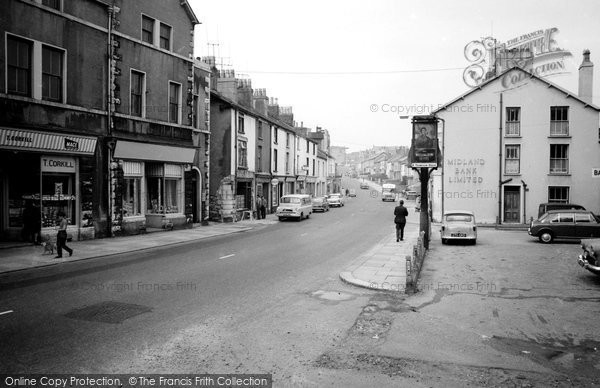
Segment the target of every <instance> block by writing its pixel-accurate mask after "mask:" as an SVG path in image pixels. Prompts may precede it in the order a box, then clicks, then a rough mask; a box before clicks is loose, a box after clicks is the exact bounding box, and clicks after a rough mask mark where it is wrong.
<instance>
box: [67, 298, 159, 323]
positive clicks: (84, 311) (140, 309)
mask: <svg viewBox="0 0 600 388" xmlns="http://www.w3.org/2000/svg"><path fill="white" fill-rule="evenodd" d="M150 311H152V309H151V308H150V307H146V306H140V305H137V304H130V303H120V302H100V303H97V304H94V305H91V306H87V307H83V308H80V309H76V310H72V311H70V312H68V313H67V314H65V316H66V317H67V318H72V319H80V320H83V321H92V322H104V323H122V322H123V321H124V320H126V319H129V318H133V317H135V316H136V315H140V314H144V313H148V312H150Z"/></svg>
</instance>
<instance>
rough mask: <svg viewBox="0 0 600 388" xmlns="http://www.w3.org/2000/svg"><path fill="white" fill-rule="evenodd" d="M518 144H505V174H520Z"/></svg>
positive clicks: (519, 147) (519, 150)
mask: <svg viewBox="0 0 600 388" xmlns="http://www.w3.org/2000/svg"><path fill="white" fill-rule="evenodd" d="M520 157H521V146H520V145H512V144H511V145H507V146H506V152H505V159H504V173H505V174H520V172H521V171H520Z"/></svg>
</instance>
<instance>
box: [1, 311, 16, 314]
mask: <svg viewBox="0 0 600 388" xmlns="http://www.w3.org/2000/svg"><path fill="white" fill-rule="evenodd" d="M13 312H14V311H13V310H7V311H3V312H1V313H0V315H4V314H10V313H13Z"/></svg>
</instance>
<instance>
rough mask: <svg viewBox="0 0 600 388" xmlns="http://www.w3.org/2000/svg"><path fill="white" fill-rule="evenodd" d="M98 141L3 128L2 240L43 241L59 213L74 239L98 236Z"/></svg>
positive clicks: (51, 232) (0, 144)
mask: <svg viewBox="0 0 600 388" xmlns="http://www.w3.org/2000/svg"><path fill="white" fill-rule="evenodd" d="M96 143H97V139H96V138H95V137H84V136H71V135H66V134H57V133H46V132H38V131H29V130H20V129H8V128H0V239H2V240H4V241H19V240H21V241H28V242H40V241H43V240H47V239H50V238H53V237H54V236H55V234H56V230H55V229H56V225H57V222H58V215H59V214H61V213H64V214H65V216H66V219H67V221H68V223H69V226H68V230H67V233H68V235H69V238H71V239H73V240H80V239H90V238H94V237H95V228H94V226H95V222H94V221H95V220H94V219H95V214H97V211H96V212H95V211H94V210H95V209H97V208H98V206H99V204H98V200H97V197H95V196H94V188H95V187H94V177H95V172H96V171H97V167H98V166H97V165H96V159H95V157H94V155H95V151H96Z"/></svg>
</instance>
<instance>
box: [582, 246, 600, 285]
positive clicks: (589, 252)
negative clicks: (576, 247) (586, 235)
mask: <svg viewBox="0 0 600 388" xmlns="http://www.w3.org/2000/svg"><path fill="white" fill-rule="evenodd" d="M581 248H582V249H583V253H582V254H581V255H579V258H578V259H577V263H579V265H580V266H582V267H583V268H585V269H587V270H588V271H590V272H591V273H593V274H596V275H598V276H600V239H588V240H581Z"/></svg>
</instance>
